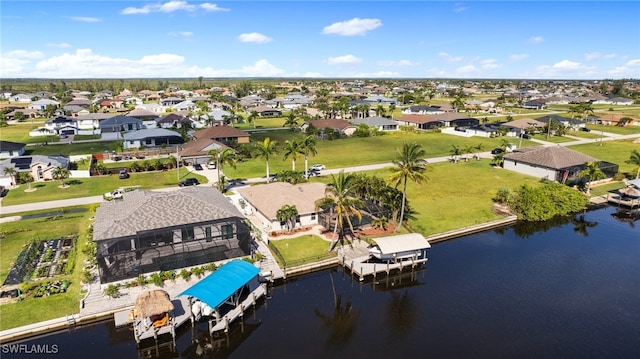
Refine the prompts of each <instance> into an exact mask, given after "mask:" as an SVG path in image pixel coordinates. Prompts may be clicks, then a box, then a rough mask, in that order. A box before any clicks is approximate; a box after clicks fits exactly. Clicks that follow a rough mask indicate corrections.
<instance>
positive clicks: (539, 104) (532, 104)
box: [522, 100, 547, 110]
mask: <svg viewBox="0 0 640 359" xmlns="http://www.w3.org/2000/svg"><path fill="white" fill-rule="evenodd" d="M546 106H547V104H546V103H545V102H544V101H541V100H530V101H527V102H525V103H523V104H522V108H526V109H530V110H542V109H543V108H545V107H546Z"/></svg>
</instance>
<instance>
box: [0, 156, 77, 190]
mask: <svg viewBox="0 0 640 359" xmlns="http://www.w3.org/2000/svg"><path fill="white" fill-rule="evenodd" d="M57 167H64V168H69V158H68V157H65V156H42V155H35V156H17V157H12V158H8V159H6V160H3V161H0V176H1V177H0V185H2V186H10V185H11V182H12V180H13V179H12V178H11V177H10V176H6V175H5V174H4V173H5V169H6V168H13V169H14V170H15V171H16V172H29V173H31V176H32V177H33V179H34V181H51V180H53V179H54V177H53V170H55V169H56V168H57Z"/></svg>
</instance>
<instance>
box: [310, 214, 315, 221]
mask: <svg viewBox="0 0 640 359" xmlns="http://www.w3.org/2000/svg"><path fill="white" fill-rule="evenodd" d="M311 220H312V221H315V220H316V213H315V212H314V213H311Z"/></svg>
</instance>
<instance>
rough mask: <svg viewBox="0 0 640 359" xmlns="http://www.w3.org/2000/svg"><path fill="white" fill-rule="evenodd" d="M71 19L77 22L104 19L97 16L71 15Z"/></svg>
mask: <svg viewBox="0 0 640 359" xmlns="http://www.w3.org/2000/svg"><path fill="white" fill-rule="evenodd" d="M69 19H71V20H73V21H77V22H101V21H102V19H98V18H97V17H85V16H71V17H70V18H69Z"/></svg>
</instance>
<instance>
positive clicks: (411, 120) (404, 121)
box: [395, 114, 444, 130]
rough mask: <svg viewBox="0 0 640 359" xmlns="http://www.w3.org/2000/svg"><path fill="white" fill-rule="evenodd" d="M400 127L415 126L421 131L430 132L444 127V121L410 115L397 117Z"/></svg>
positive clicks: (425, 116)
mask: <svg viewBox="0 0 640 359" xmlns="http://www.w3.org/2000/svg"><path fill="white" fill-rule="evenodd" d="M395 121H396V122H397V123H398V124H399V125H400V126H413V127H415V128H417V129H420V130H430V129H434V128H439V127H442V126H444V123H442V121H440V120H438V119H436V118H434V117H431V116H427V115H418V114H409V115H402V116H400V117H396V119H395Z"/></svg>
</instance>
